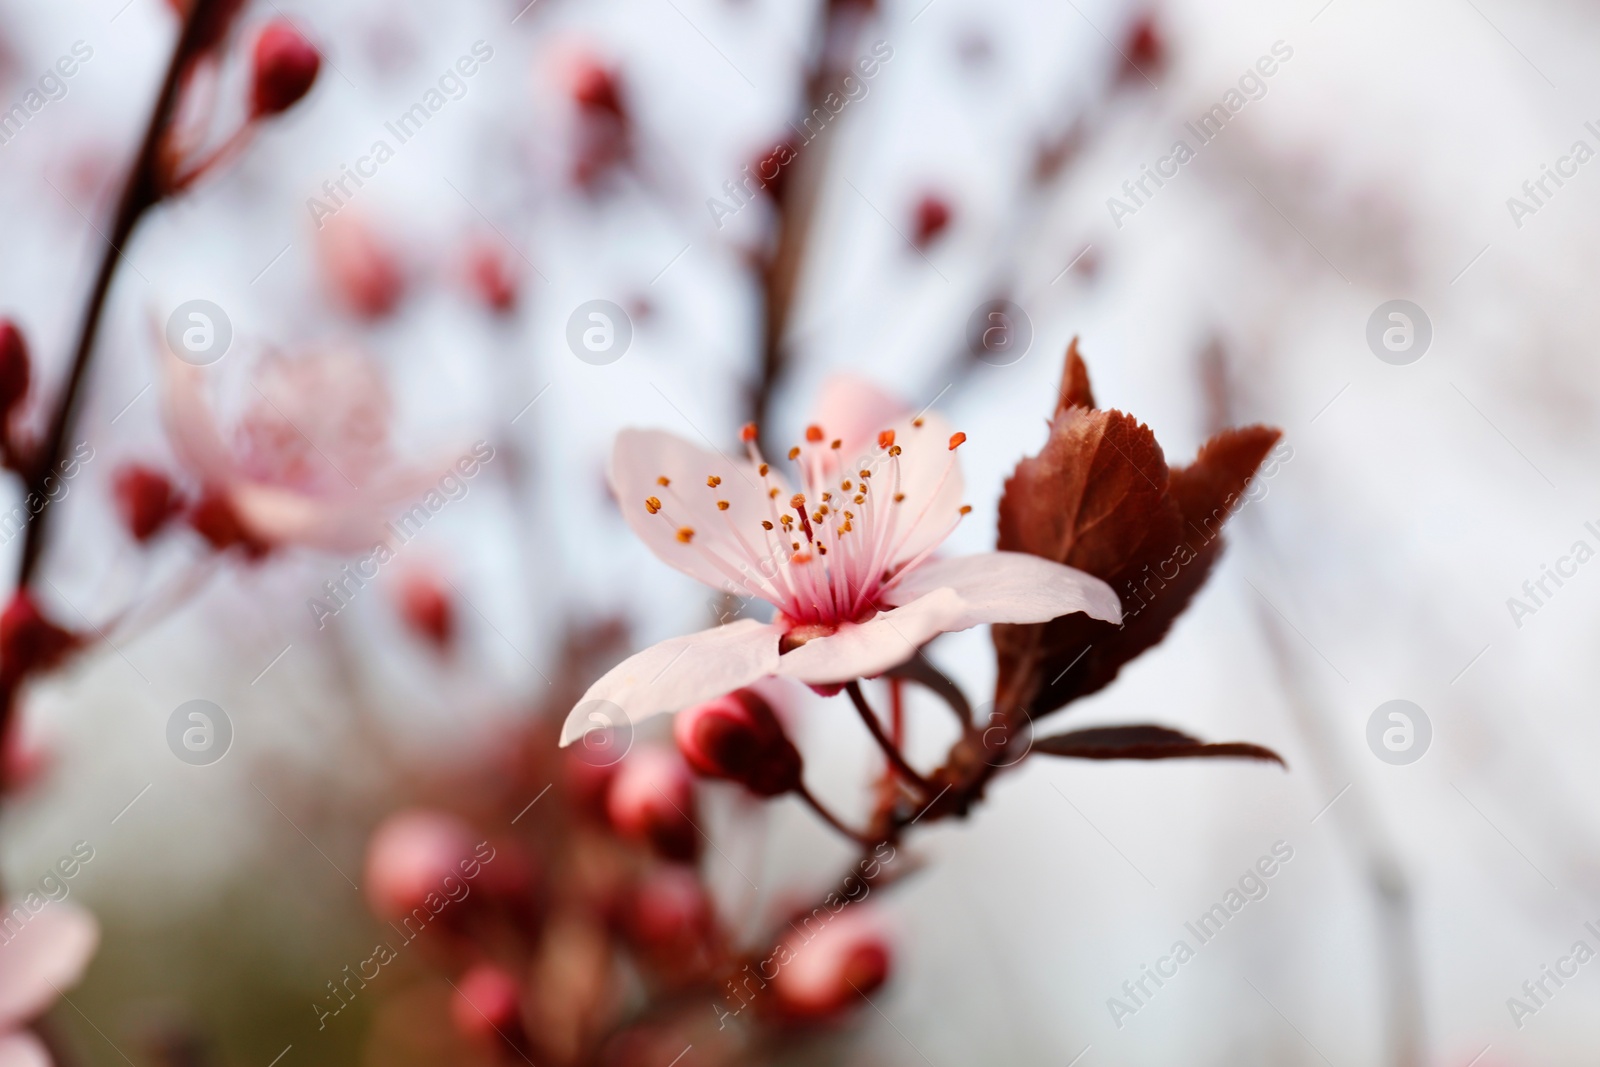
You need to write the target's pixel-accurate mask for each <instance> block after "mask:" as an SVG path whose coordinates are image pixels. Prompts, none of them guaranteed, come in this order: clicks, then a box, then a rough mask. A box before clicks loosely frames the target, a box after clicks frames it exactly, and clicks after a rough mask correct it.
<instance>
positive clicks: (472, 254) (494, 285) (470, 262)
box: [467, 241, 517, 315]
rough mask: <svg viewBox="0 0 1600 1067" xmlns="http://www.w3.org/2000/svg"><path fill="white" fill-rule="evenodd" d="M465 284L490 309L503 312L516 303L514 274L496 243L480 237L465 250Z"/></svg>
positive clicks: (515, 279)
mask: <svg viewBox="0 0 1600 1067" xmlns="http://www.w3.org/2000/svg"><path fill="white" fill-rule="evenodd" d="M467 284H468V285H469V286H470V287H471V289H472V292H473V293H474V294H475V295H476V296H477V297H478V299H480V300H482V301H483V302H484V304H485V305H486V306H488V308H489V310H491V311H494V312H496V313H498V314H501V315H504V314H506V313H508V312H510V311H512V310H513V309H515V308H516V306H517V276H516V273H515V272H514V271H513V270H512V268H511V264H510V263H509V262H508V261H507V259H506V256H505V255H504V254H503V253H502V252H501V251H500V249H499V248H497V247H496V246H495V245H493V244H491V243H489V242H488V241H480V242H478V243H476V244H474V245H473V246H472V248H471V249H470V250H468V252H467Z"/></svg>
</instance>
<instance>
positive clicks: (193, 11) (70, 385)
mask: <svg viewBox="0 0 1600 1067" xmlns="http://www.w3.org/2000/svg"><path fill="white" fill-rule="evenodd" d="M227 6H228V0H193V3H192V4H191V5H190V7H189V12H188V15H187V17H186V18H185V19H184V22H183V28H182V29H181V30H180V31H179V34H178V41H177V44H176V45H175V46H174V47H173V50H172V59H171V60H170V61H169V62H168V64H167V72H166V75H165V76H164V77H163V79H162V82H161V90H160V92H159V93H158V94H157V96H156V102H155V106H154V108H152V110H151V112H150V121H149V123H148V124H147V125H146V127H145V133H144V140H143V141H142V142H141V144H140V145H139V152H138V155H137V156H135V157H134V162H133V166H132V169H131V170H130V171H129V172H128V181H127V184H126V186H124V188H123V191H122V199H121V201H120V202H119V204H118V205H117V213H116V216H115V218H114V219H113V221H112V223H111V230H110V233H109V235H108V236H107V237H106V248H105V251H104V252H103V253H102V254H101V257H100V266H99V269H98V270H97V271H96V272H95V278H94V284H93V286H92V287H91V288H90V290H89V297H88V301H87V303H86V305H85V307H84V311H83V319H82V322H81V324H80V326H79V328H78V341H77V346H76V348H75V349H74V351H73V355H72V364H71V367H70V369H69V370H68V372H67V381H66V384H65V385H64V386H63V387H62V391H61V397H60V399H59V400H58V401H57V402H56V407H55V410H54V412H53V414H52V415H51V418H50V422H49V426H48V428H47V430H46V431H45V436H44V441H43V444H42V445H41V447H40V449H39V451H38V454H37V456H36V457H35V459H34V461H33V463H32V464H31V465H30V468H29V473H28V487H27V488H28V492H29V493H36V494H38V495H40V496H44V495H45V484H44V483H45V479H46V478H47V477H48V476H49V474H50V471H51V470H52V469H53V468H54V467H55V466H56V464H57V463H59V462H60V461H61V460H62V458H63V457H64V456H65V454H66V450H67V437H68V434H69V433H70V432H71V430H72V428H73V426H74V425H75V424H76V422H77V418H78V411H79V408H80V407H81V405H82V400H83V383H84V380H85V378H86V376H87V374H88V370H89V363H90V361H91V360H92V359H93V357H94V346H95V340H96V338H97V337H98V336H99V334H100V322H101V319H102V318H103V317H104V314H105V305H106V298H107V297H108V296H109V295H110V293H111V283H112V282H113V281H114V280H115V279H116V274H117V267H118V265H119V264H120V263H121V261H122V259H123V252H122V249H123V246H124V245H126V244H127V243H128V239H129V238H130V237H131V236H133V231H134V230H135V229H136V228H137V227H138V225H139V222H140V220H141V219H143V218H144V215H145V212H147V211H149V210H150V208H152V207H154V206H155V205H156V204H158V203H160V202H161V199H162V197H163V196H164V195H165V194H166V189H165V188H164V185H163V182H162V172H161V154H162V153H161V148H162V138H163V135H164V134H165V133H166V130H167V126H168V124H169V122H170V121H171V119H172V114H173V111H174V109H175V108H176V107H177V103H178V94H179V89H180V88H181V87H182V85H183V82H184V72H185V71H186V70H187V69H188V68H189V65H190V62H191V61H192V60H193V59H194V57H195V56H196V55H197V54H198V53H199V52H200V51H201V50H202V49H203V48H204V47H205V46H206V45H207V44H208V43H209V42H210V40H211V38H212V36H213V34H214V32H215V26H214V18H213V16H214V14H216V13H217V12H219V11H222V10H223V9H225V8H226V7H227ZM54 512H55V509H54V508H45V509H43V510H41V511H40V512H39V514H38V515H37V516H36V517H35V518H34V520H33V522H32V523H31V524H30V525H29V526H28V532H27V535H26V537H25V538H24V540H23V543H22V560H21V562H20V564H19V565H18V568H17V588H18V589H25V588H26V587H27V585H28V583H29V582H30V581H31V580H32V579H33V574H34V571H35V570H37V569H38V566H39V557H40V555H41V554H42V553H43V551H44V545H45V536H46V534H47V533H48V531H49V529H50V522H51V518H52V516H53V515H54Z"/></svg>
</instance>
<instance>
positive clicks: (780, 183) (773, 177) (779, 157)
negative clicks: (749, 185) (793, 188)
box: [750, 141, 795, 200]
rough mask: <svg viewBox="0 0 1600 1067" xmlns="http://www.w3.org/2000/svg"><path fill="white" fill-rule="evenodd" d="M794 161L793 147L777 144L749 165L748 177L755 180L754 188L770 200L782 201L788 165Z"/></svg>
mask: <svg viewBox="0 0 1600 1067" xmlns="http://www.w3.org/2000/svg"><path fill="white" fill-rule="evenodd" d="M794 159H795V150H794V146H792V145H791V144H789V142H787V141H780V142H778V144H776V145H774V146H773V147H772V149H771V150H770V151H768V152H767V153H766V154H765V155H762V156H759V157H757V158H756V160H755V162H754V163H752V164H751V165H750V176H751V177H753V178H754V179H755V180H756V187H757V188H759V189H761V190H762V191H764V192H765V193H767V195H769V196H771V197H772V199H774V200H782V199H783V189H784V182H785V180H786V179H787V178H788V176H789V164H790V163H792V162H794Z"/></svg>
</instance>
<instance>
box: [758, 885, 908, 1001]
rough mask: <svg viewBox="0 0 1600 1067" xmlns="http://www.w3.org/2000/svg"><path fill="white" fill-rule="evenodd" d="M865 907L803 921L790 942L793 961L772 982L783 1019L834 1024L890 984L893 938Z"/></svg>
mask: <svg viewBox="0 0 1600 1067" xmlns="http://www.w3.org/2000/svg"><path fill="white" fill-rule="evenodd" d="M859 907H860V906H859V905H852V907H851V909H850V910H849V911H845V912H840V913H838V914H837V915H832V913H829V912H826V911H825V910H824V912H823V917H822V918H814V917H810V916H808V917H806V918H803V919H802V920H800V923H799V924H798V925H797V926H796V927H795V928H794V931H793V932H792V933H790V935H789V936H788V937H787V938H785V939H784V947H785V948H786V949H787V950H788V953H789V955H788V962H787V963H785V964H784V965H783V967H782V968H781V969H780V970H779V971H778V974H777V976H776V977H775V978H773V980H772V993H773V996H774V998H775V1001H776V1004H777V1008H778V1011H779V1013H780V1014H782V1015H785V1016H787V1017H788V1018H789V1019H791V1020H793V1021H796V1022H828V1021H831V1020H833V1019H835V1018H837V1017H838V1016H839V1015H841V1014H843V1013H844V1012H845V1011H846V1010H848V1009H849V1008H851V1007H853V1006H854V1005H855V1004H858V1003H859V1002H860V1001H861V998H862V996H863V995H865V996H871V995H872V994H873V993H874V992H875V991H876V990H877V989H879V988H880V987H881V986H882V985H883V984H884V982H886V981H888V980H889V968H890V964H891V962H892V960H891V954H890V947H889V939H888V937H887V936H886V934H885V932H884V930H883V929H882V927H881V926H880V925H879V923H878V922H877V920H876V919H875V918H874V917H873V916H872V915H871V914H870V913H863V912H861V911H859V910H857V909H858V908H859ZM829 915H832V917H831V918H829V917H828V916H829ZM819 922H820V923H821V924H822V925H821V927H820V928H818V926H817V925H816V924H817V923H819Z"/></svg>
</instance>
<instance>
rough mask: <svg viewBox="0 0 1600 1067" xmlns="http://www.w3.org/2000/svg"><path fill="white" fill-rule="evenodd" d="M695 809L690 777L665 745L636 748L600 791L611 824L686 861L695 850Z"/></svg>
mask: <svg viewBox="0 0 1600 1067" xmlns="http://www.w3.org/2000/svg"><path fill="white" fill-rule="evenodd" d="M695 810H696V809H695V800H694V779H693V778H692V777H691V776H690V774H689V768H688V767H687V766H686V765H685V764H684V762H683V760H682V758H680V757H679V755H678V754H677V753H676V752H673V751H672V750H671V749H666V748H641V749H636V750H635V751H634V752H632V753H630V754H629V755H628V757H627V758H626V759H624V760H623V761H622V766H621V767H619V768H618V769H617V773H616V776H615V777H614V778H612V779H611V788H610V789H609V790H608V791H607V792H606V815H607V816H608V817H609V818H610V820H611V825H612V827H613V828H614V829H615V830H616V831H617V832H618V833H619V834H621V835H622V836H624V837H631V838H633V839H634V840H636V841H644V842H647V843H648V844H649V845H650V846H651V847H652V848H654V849H655V850H656V851H657V852H658V853H660V854H661V855H662V856H664V857H666V858H667V859H670V860H679V861H682V862H688V861H690V860H693V859H694V858H695V857H697V856H698V855H699V854H700V831H699V830H697V829H696V828H695V824H694V815H695Z"/></svg>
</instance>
